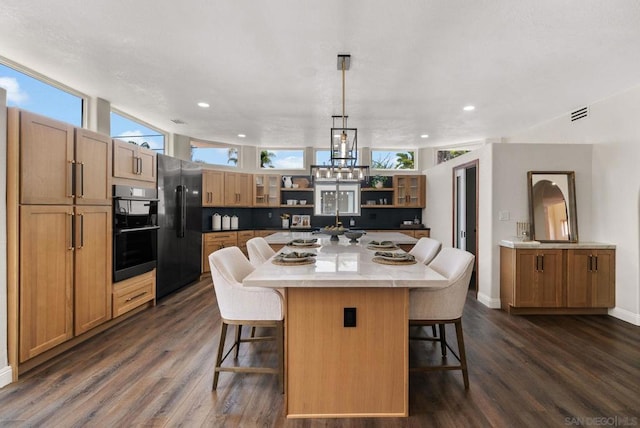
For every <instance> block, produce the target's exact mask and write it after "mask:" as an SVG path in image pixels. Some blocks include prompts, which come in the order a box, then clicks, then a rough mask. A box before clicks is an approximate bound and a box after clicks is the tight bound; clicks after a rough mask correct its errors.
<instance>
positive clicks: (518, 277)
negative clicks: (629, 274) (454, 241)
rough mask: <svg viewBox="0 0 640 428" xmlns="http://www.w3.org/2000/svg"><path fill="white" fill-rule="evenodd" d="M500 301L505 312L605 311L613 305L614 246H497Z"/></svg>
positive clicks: (568, 312)
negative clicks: (578, 247)
mask: <svg viewBox="0 0 640 428" xmlns="http://www.w3.org/2000/svg"><path fill="white" fill-rule="evenodd" d="M500 300H501V307H502V309H505V310H508V311H509V312H511V313H527V314H541V313H560V314H596V313H606V308H611V307H613V306H614V305H615V250H613V249H594V248H591V249H585V248H580V249H575V248H568V249H558V248H555V249H549V248H517V249H514V248H506V247H500Z"/></svg>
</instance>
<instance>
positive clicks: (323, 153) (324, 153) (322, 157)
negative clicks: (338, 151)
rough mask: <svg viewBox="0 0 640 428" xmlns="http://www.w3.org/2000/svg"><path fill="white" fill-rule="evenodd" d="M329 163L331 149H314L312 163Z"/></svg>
mask: <svg viewBox="0 0 640 428" xmlns="http://www.w3.org/2000/svg"><path fill="white" fill-rule="evenodd" d="M329 163H331V150H316V157H315V161H314V165H329Z"/></svg>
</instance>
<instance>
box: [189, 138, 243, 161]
mask: <svg viewBox="0 0 640 428" xmlns="http://www.w3.org/2000/svg"><path fill="white" fill-rule="evenodd" d="M238 153H239V150H238V148H237V147H234V146H223V145H215V144H212V143H204V142H200V141H191V160H192V161H193V162H198V163H207V164H211V165H224V166H231V167H237V166H238V160H239V157H238Z"/></svg>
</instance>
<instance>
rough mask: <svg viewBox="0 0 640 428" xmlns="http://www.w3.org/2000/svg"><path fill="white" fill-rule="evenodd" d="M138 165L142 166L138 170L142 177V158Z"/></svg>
mask: <svg viewBox="0 0 640 428" xmlns="http://www.w3.org/2000/svg"><path fill="white" fill-rule="evenodd" d="M138 163H139V164H140V167H139V168H138V174H139V175H142V158H138Z"/></svg>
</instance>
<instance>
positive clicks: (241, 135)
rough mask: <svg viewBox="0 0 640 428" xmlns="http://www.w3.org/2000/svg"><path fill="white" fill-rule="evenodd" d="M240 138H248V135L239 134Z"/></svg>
mask: <svg viewBox="0 0 640 428" xmlns="http://www.w3.org/2000/svg"><path fill="white" fill-rule="evenodd" d="M238 137H239V138H244V137H246V135H245V134H238Z"/></svg>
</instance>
